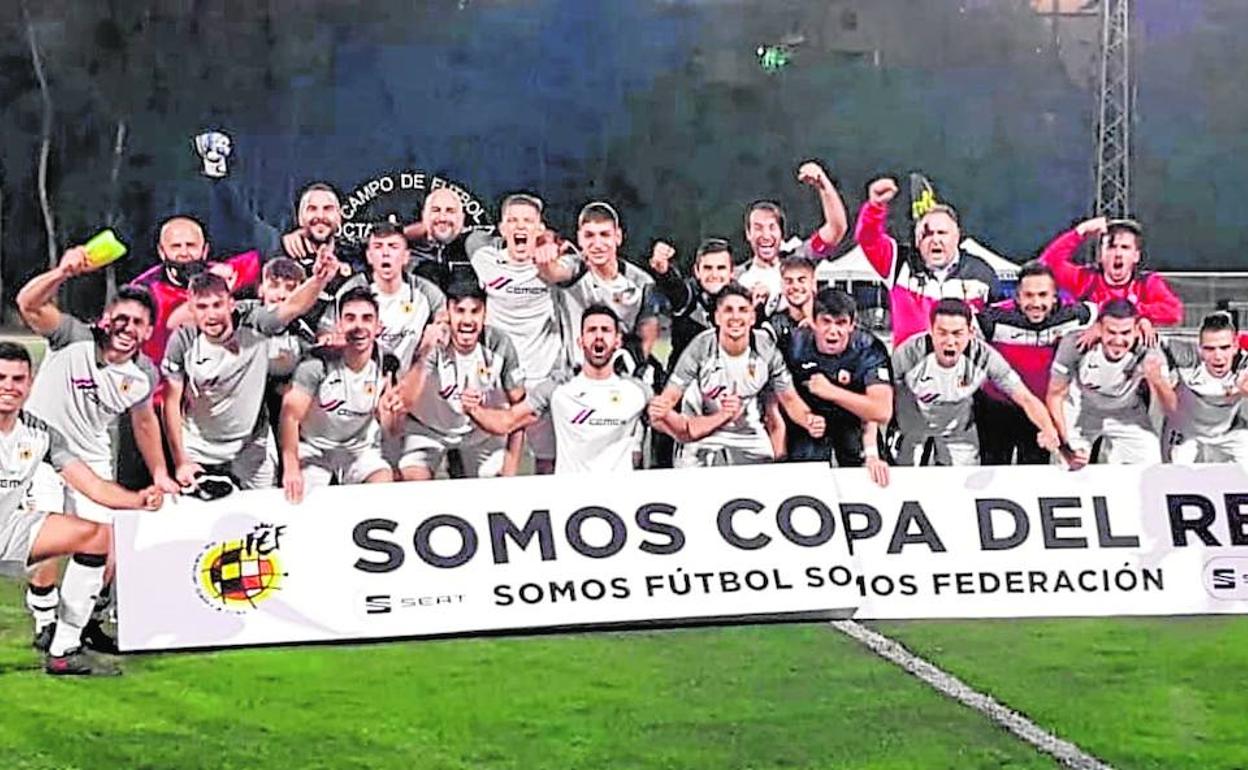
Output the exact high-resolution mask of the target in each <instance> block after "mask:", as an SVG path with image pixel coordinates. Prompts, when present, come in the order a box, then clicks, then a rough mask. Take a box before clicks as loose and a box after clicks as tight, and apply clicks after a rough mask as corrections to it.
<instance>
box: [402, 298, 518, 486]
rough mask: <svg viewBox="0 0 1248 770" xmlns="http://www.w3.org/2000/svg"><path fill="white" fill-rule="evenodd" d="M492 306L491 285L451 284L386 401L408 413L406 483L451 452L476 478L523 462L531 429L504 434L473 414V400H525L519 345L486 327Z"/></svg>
mask: <svg viewBox="0 0 1248 770" xmlns="http://www.w3.org/2000/svg"><path fill="white" fill-rule="evenodd" d="M486 303H487V300H486V294H485V290H484V289H482V288H481V287H480V286H478V285H477V284H476V283H474V282H471V281H463V282H457V283H452V284H451V285H450V286H448V287H447V290H446V313H445V315H443V314H439V315H438V316H437V317H436V318H435V320H434V323H433V324H432V325H431V326H430V327H429V329H428V330H426V333H425V336H424V338H423V339H422V340H421V344H420V347H419V349H418V350H417V353H416V361H415V362H414V363H413V365H412V368H411V369H410V370H408V372H407V374H405V375H404V376H403V379H402V381H401V382H400V383H399V389H398V391H397V392H396V393H395V394H394V395H393V398H392V401H393V403H391V404H387V406H386V408H387V409H393V410H398V409H402V410H403V411H406V412H407V413H408V416H407V425H406V429H405V434H404V439H403V456H402V458H401V459H400V460H399V471H400V473H401V474H402V476H403V479H404V480H408V481H421V480H425V479H431V478H433V476H434V473H436V472H437V470H438V467H439V466H440V465H441V464H442V461H443V459H444V458H445V457H446V454H447V452H449V451H450V450H458V452H459V453H460V457H461V459H462V461H463V463H462V465H463V471H464V473H465V474H466V475H467V476H469V477H472V478H484V477H491V476H500V475H501V476H513V475H515V473H516V470H517V469H518V467H519V464H520V450H521V448H522V446H523V442H524V434H523V433H521V432H520V431H516V432H513V433H511V434H510V435H508V436H507V437H506V438H504V437H501V436H496V435H494V434H492V433H489V432H488V431H486V430H483V429H482V428H481V427H480V426H478V425H477V424H476V423H475V422H473V420H472V418H471V417H470V416H469V415H468V414H466V413H465V408H464V407H465V402H466V403H468V404H483V405H485V406H487V407H498V408H510V407H512V405H514V404H518V403H520V402H521V401H523V400H524V370H523V369H521V368H520V362H519V360H518V359H517V357H516V348H515V346H514V345H512V344H511V340H510V339H508V337H507V335H506V334H504V333H503V332H501V331H499V330H498V329H495V328H494V327H492V326H486V324H485V314H486ZM448 327H449V328H448Z"/></svg>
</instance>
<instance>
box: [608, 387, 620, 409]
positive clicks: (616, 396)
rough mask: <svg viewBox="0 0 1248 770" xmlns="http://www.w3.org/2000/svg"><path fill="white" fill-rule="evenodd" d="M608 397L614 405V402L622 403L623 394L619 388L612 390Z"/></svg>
mask: <svg viewBox="0 0 1248 770" xmlns="http://www.w3.org/2000/svg"><path fill="white" fill-rule="evenodd" d="M607 398H608V400H610V402H611V403H612V404H613V405H614V404H618V403H620V399H621V396H620V391H618V390H613V391H611V394H610V395H609V396H608V397H607Z"/></svg>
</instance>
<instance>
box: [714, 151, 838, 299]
mask: <svg viewBox="0 0 1248 770" xmlns="http://www.w3.org/2000/svg"><path fill="white" fill-rule="evenodd" d="M797 179H798V181H799V182H801V183H802V184H805V185H809V186H810V187H813V188H814V189H815V190H816V191H817V192H818V193H819V203H820V206H821V208H822V209H823V224H822V225H820V226H819V229H818V230H816V231H815V232H814V233H812V234H811V235H810V237H809V238H807V239H806V240H805V241H803V242H802V244H801V245H800V246H798V247H797V248H796V249H794V250H792V251H789V250H787V249H786V245H785V242H784V231H785V218H784V209H782V208H781V207H780V204H779V203H775V202H774V201H755V202H754V203H752V204H750V206H749V208H748V209H746V212H745V241H746V243H748V244H749V246H750V261H749V262H747V263H746V264H744V265H739V266H738V267H737V269H736V270H735V271H734V272H733V279H734V280H736V282H737V283H739V284H741V285H742V286H744V287H745V288H747V289H749V290H750V294H751V296H752V297H753V298H754V302H755V304H756V305H758V306H760V309H759V316H760V317H761V318H766V317H767V316H769V315H771V314H772V313H775V312H776V311H777V310H780V309H781V308H782V307H783V305H784V300H783V297H782V296H781V289H782V287H783V281H782V279H781V276H780V262H781V260H782V259H783V258H784V257H788V256H802V257H806V258H807V259H809V260H811V261H818V260H820V259H822V258H824V257H826V256H828V255H829V254H831V253H832V252H833V251H834V250H835V249H836V247H837V244H839V243H840V242H841V239H842V238H844V237H845V230H846V229H847V227H848V225H847V224H846V217H845V204H843V203H842V202H841V196H840V193H838V192H837V190H836V185H834V184H832V180H831V179H830V178H829V177H828V174H827V172H826V171H824V170H823V167H822V166H820V165H819V164H818V163H815V162H814V161H809V162H806V163H803V164H802V165H801V167H800V168H798V170H797Z"/></svg>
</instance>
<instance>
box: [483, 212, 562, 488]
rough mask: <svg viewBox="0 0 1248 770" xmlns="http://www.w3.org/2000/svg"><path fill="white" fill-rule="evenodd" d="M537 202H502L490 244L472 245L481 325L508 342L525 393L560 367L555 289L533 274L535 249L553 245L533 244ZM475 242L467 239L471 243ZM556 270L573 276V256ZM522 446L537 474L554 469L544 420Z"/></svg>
mask: <svg viewBox="0 0 1248 770" xmlns="http://www.w3.org/2000/svg"><path fill="white" fill-rule="evenodd" d="M542 208H543V207H542V202H541V200H539V199H538V198H536V197H534V196H532V195H526V194H524V193H515V194H512V195H508V196H507V197H506V198H504V199H503V203H502V206H501V207H500V209H499V224H498V232H499V235H500V236H502V240H501V242H500V241H498V240H495V239H491V240H488V241H484V240H483V241H481V242H480V244H479V245H477V244H476V243H473V246H474V248H473V250H472V267H473V270H474V271H475V272H476V277H477V280H478V282H480V284H481V286H482V287H483V288H484V289H485V293H486V296H487V297H489V301H488V302H487V303H486V309H485V322H486V323H487V324H488V325H489V326H491V327H493V328H495V329H498V330H499V331H502V332H503V333H504V334H506V335H507V336H508V338H510V340H511V343H512V345H514V346H515V348H516V355H517V356H518V357H519V360H520V361H521V362H522V365H523V368H524V378H525V379H524V388H525V390H526V391H528V392H533V390H534V389H536V388H539V387H541V386H542V383H544V382H546V381H548V380H550V379H551V377H552V376H553V374H554V373H555V371H556V369H557V368H560V367H561V364H562V359H563V353H564V343H563V334H562V330H561V328H560V325H559V308H558V307H557V303H556V301H555V293H556V292H557V289H555V288H554V287H552V286H551V285H549V284H548V283H547V282H546V281H544V280H542V277H541V276H540V275H539V273H538V267H537V265H536V263H535V261H534V258H535V256H536V254H537V253H538V251H539V250H553V249H556V248H557V247H556V246H555V245H554V244H545V245H542V246H539V245H538V239H539V237H540V236H542V235H543V234H544V233H545V232H546V226H545V224H544V223H543V222H542ZM476 240H477V239H470V242H475V241H476ZM556 260H557V263H558V269H559V270H561V271H565V272H569V273H570V272H572V271H574V270H575V268H576V261H575V258H574V257H573V256H572V255H568V254H565V255H562V256H560V257H557V258H556ZM524 436H525V442H526V443H527V444H528V445H529V448H530V449H531V450H532V452H533V458H534V461H535V468H536V471H537V473H539V474H544V473H550V472H552V471H553V470H554V467H555V433H554V430H553V428H552V426H551V421H550V418H549V417H545V418H543V419H540V420H538V421H536V422H534V423H533V424H531V425H529V426H527V427H526V429H525V433H524Z"/></svg>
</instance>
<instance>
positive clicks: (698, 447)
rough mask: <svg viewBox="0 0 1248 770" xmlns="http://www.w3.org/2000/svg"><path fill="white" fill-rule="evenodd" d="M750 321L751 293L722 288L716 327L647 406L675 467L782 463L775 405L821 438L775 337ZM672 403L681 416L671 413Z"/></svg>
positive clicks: (697, 341)
mask: <svg viewBox="0 0 1248 770" xmlns="http://www.w3.org/2000/svg"><path fill="white" fill-rule="evenodd" d="M754 321H755V311H754V303H753V301H752V299H751V298H750V293H749V292H748V291H746V290H745V289H744V288H742V287H741V285H740V284H735V283H733V284H729V285H728V286H726V287H724V288H723V289H722V290H721V291H720V292H719V294H718V295H716V297H715V327H716V328H714V329H707V330H706V331H704V332H702V333H701V334H699V335H698V336H697V337H694V338H693V341H692V342H690V343H689V347H687V348H686V349H685V352H684V353H682V354H681V356H680V360H679V361H677V362H676V366H675V368H674V369H673V370H672V375H671V377H670V378H668V381H667V386H666V387H664V388H663V392H662V393H660V394H659V395H658V396H657V397H655V399H654V400H653V401H652V402H651V404H650V407H649V414H650V421H651V424H652V425H654V427H655V428H657V429H659V430H661V431H663V432H664V433H667V434H669V435H671V436H672V437H673V438H675V439H676V440H677V441H679V442H681V446H680V447H679V448H678V449H677V454H676V462H675V463H674V465H675V466H676V467H678V468H692V467H698V466H709V465H748V464H751V463H762V462H771V461H772V460H775V459H778V458H779V457H782V456H783V455H784V446H785V429H784V420H783V419H781V417H780V411H779V408H778V407H777V406H776V404H777V403H778V404H779V406H780V407H783V408H784V411H785V412H786V413H787V414H788V416H789V419H791V420H793V422H794V423H796V424H797V425H798V426H801V427H802V428H803V429H804V430H805V431H806V432H807V433H809V434H810V435H811V436H813V437H815V438H819V437H820V436H822V435H823V431H824V428H825V427H826V425H825V423H824V419H823V418H822V417H820V416H819V415H817V414H815V413H814V412H812V411H811V410H810V407H808V406H807V405H806V403H805V402H804V401H802V399H801V397H800V396H798V395H797V391H796V390H794V389H793V377H792V375H790V374H789V370H788V369H787V368H786V367H785V365H784V359H783V357H781V355H780V351H779V349H778V348H777V347H776V343H775V340H774V338H773V337H772V336H771V335H770V334H769V333H767V332H765V331H762V330H756V329H754ZM678 401H679V402H681V411H680V412H674V411H672V410H673V408H674V407H675V406H676V403H677V402H678ZM764 420H765V421H766V426H764Z"/></svg>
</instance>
